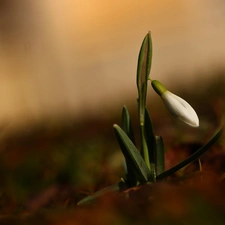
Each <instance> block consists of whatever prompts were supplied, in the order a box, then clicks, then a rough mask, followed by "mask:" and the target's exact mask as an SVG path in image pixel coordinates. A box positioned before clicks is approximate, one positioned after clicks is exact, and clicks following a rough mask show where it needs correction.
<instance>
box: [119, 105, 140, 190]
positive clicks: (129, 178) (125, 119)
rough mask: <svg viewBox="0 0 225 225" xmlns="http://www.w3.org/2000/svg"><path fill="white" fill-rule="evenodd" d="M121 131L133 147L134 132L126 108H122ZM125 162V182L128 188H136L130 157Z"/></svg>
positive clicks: (135, 178) (136, 181) (136, 180)
mask: <svg viewBox="0 0 225 225" xmlns="http://www.w3.org/2000/svg"><path fill="white" fill-rule="evenodd" d="M122 129H123V131H124V132H125V133H126V134H127V136H128V137H129V138H130V139H131V141H132V142H133V143H134V145H135V142H134V132H133V128H132V125H131V119H130V114H129V112H128V109H127V107H126V106H124V107H123V111H122ZM125 161H126V166H127V174H126V182H127V184H128V186H130V187H133V186H136V185H137V184H138V179H137V177H136V173H135V171H134V168H133V162H132V159H131V158H130V157H125Z"/></svg>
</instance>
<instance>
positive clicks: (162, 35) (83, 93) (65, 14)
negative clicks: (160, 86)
mask: <svg viewBox="0 0 225 225" xmlns="http://www.w3.org/2000/svg"><path fill="white" fill-rule="evenodd" d="M149 30H150V31H151V33H152V38H153V65H152V71H151V76H152V77H153V78H155V79H159V80H161V81H162V82H163V83H164V84H166V85H167V86H168V85H170V84H171V82H173V81H172V80H174V81H176V82H178V83H180V84H181V85H184V88H185V85H187V82H190V83H191V82H194V80H195V77H194V76H193V75H196V71H198V70H199V71H203V72H204V71H210V70H211V69H212V68H217V67H220V66H223V65H224V59H225V45H224V40H225V2H224V1H222V0H198V1H196V0H190V1H180V0H160V1H157V0H142V1H137V0H123V1H121V0H114V1H104V0H88V1H84V0H58V1H57V0H39V1H33V0H20V1H19V0H9V1H7V0H4V1H1V2H0V103H1V107H0V123H8V122H10V123H11V124H16V123H19V122H25V123H26V122H28V121H31V120H39V119H41V118H42V117H43V116H51V115H52V116H54V115H58V114H61V113H64V114H65V116H71V115H74V116H80V115H86V113H93V114H96V115H98V114H99V116H102V115H101V113H104V112H105V110H104V109H105V107H106V108H107V110H110V109H112V108H113V107H114V106H115V104H116V103H117V102H118V101H119V102H121V104H125V103H126V102H127V99H129V98H131V97H133V98H136V86H135V85H136V84H135V76H136V65H137V56H138V52H139V48H140V44H141V42H142V39H143V37H144V36H145V34H146V33H147V32H148V31H149ZM171 74H174V77H171ZM184 74H185V75H184ZM118 110H120V109H118Z"/></svg>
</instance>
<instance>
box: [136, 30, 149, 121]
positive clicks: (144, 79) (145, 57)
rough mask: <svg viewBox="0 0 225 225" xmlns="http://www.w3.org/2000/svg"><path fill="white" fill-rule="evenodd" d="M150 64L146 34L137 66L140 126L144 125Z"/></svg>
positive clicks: (147, 36)
mask: <svg viewBox="0 0 225 225" xmlns="http://www.w3.org/2000/svg"><path fill="white" fill-rule="evenodd" d="M151 64H152V40H151V34H150V33H148V34H147V35H146V36H145V38H144V40H143V42H142V45H141V49H140V52H139V57H138V66H137V88H138V105H139V116H140V125H141V124H144V116H145V105H146V95H147V85H148V77H149V73H150V69H151Z"/></svg>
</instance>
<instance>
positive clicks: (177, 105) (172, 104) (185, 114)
mask: <svg viewBox="0 0 225 225" xmlns="http://www.w3.org/2000/svg"><path fill="white" fill-rule="evenodd" d="M152 87H153V88H154V90H155V91H156V92H157V94H158V95H160V97H161V98H162V100H163V101H164V103H165V105H166V107H167V109H168V110H169V111H170V113H171V114H172V115H174V116H175V117H177V118H178V119H180V120H182V121H183V122H184V123H186V124H188V125H190V126H192V127H198V126H199V119H198V116H197V114H196V112H195V111H194V109H193V108H192V107H191V106H190V105H189V104H188V103H187V102H186V101H185V100H184V99H182V98H180V97H179V96H177V95H175V94H173V93H171V92H170V91H168V90H167V89H166V88H165V87H164V85H163V84H161V83H160V82H159V81H157V80H153V81H152Z"/></svg>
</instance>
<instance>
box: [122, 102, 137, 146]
mask: <svg viewBox="0 0 225 225" xmlns="http://www.w3.org/2000/svg"><path fill="white" fill-rule="evenodd" d="M121 127H122V129H123V131H124V132H125V133H126V134H127V136H128V137H129V138H130V139H131V141H132V142H133V143H134V145H135V139H134V131H133V127H132V124H131V119H130V114H129V111H128V109H127V107H126V106H123V111H122V125H121Z"/></svg>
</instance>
